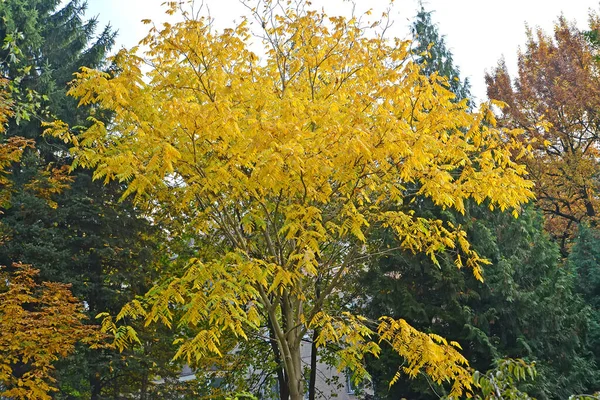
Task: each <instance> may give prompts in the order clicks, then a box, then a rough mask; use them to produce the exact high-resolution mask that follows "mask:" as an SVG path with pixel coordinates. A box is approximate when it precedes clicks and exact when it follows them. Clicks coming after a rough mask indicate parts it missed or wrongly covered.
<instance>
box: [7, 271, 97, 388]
mask: <svg viewBox="0 0 600 400" xmlns="http://www.w3.org/2000/svg"><path fill="white" fill-rule="evenodd" d="M13 267H14V268H15V269H16V271H15V272H14V273H12V274H10V275H8V274H4V273H3V274H0V279H1V281H0V331H1V332H2V335H0V396H4V397H7V398H11V399H27V400H32V399H33V400H35V399H51V396H50V394H49V393H50V392H52V391H55V390H56V388H54V387H53V386H52V384H53V383H54V381H55V379H54V378H53V377H52V371H53V369H54V367H53V365H52V364H53V362H54V361H56V360H58V359H59V358H60V357H66V356H67V355H68V354H69V353H71V352H73V351H74V349H75V344H76V343H77V342H82V343H86V344H90V345H92V347H93V346H95V345H97V344H98V343H99V340H100V339H101V337H102V334H101V333H100V329H99V327H98V326H93V325H85V324H84V323H83V322H82V320H84V319H85V318H86V317H85V314H84V313H83V305H82V304H81V302H80V301H79V300H77V299H76V298H75V297H73V295H72V294H71V291H70V290H69V287H68V285H65V284H60V283H53V282H44V283H42V284H38V283H36V282H35V277H36V275H37V274H38V272H39V271H38V270H35V269H32V268H31V267H30V266H28V265H23V264H15V265H14V266H13Z"/></svg>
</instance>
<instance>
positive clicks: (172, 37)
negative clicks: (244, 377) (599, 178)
mask: <svg viewBox="0 0 600 400" xmlns="http://www.w3.org/2000/svg"><path fill="white" fill-rule="evenodd" d="M269 4H270V3H269V2H267V7H266V11H265V13H264V14H263V13H261V11H257V10H254V17H255V18H256V19H257V20H258V21H259V24H260V25H261V26H263V27H264V31H263V32H262V37H263V43H264V45H265V48H264V52H265V53H264V58H263V59H260V58H259V56H258V55H256V54H254V53H252V52H251V51H250V50H249V41H250V38H251V32H250V30H249V22H248V21H247V20H245V21H243V22H242V23H241V24H239V25H238V26H236V27H234V28H232V29H226V30H224V31H222V32H216V31H215V30H214V29H213V27H212V25H211V24H210V23H209V20H208V19H206V18H200V19H197V20H195V19H191V18H186V19H185V21H184V22H181V23H178V24H175V25H170V24H165V25H164V27H163V28H162V29H157V28H152V30H151V32H150V34H149V35H148V37H147V38H146V39H144V40H143V41H142V43H141V44H142V45H145V46H148V50H147V52H146V53H145V57H146V59H145V60H144V59H142V58H141V57H140V56H138V55H137V51H138V49H136V48H135V49H132V50H129V51H125V50H124V51H121V52H120V53H119V54H118V55H117V56H116V57H115V59H114V61H115V63H116V65H117V67H118V68H117V70H118V71H119V73H118V74H116V75H111V74H107V73H104V72H100V71H96V70H90V69H85V68H84V69H82V71H81V72H80V73H79V74H77V79H76V80H75V82H74V84H73V87H72V89H71V90H70V94H71V95H73V96H75V97H77V98H79V101H80V104H82V105H89V104H94V105H96V106H97V107H99V108H101V109H107V110H111V111H112V112H113V113H114V119H113V120H112V121H111V122H110V124H109V125H106V124H104V123H102V122H101V121H99V120H97V119H95V118H94V116H93V115H92V116H91V117H90V122H91V123H92V125H91V127H90V128H89V129H86V130H84V131H82V132H81V133H79V134H77V133H75V132H73V131H72V130H71V129H70V128H69V127H68V126H66V125H65V124H64V123H62V122H56V123H54V124H51V126H50V127H49V133H50V134H53V135H55V136H57V137H61V138H63V139H64V140H67V141H71V142H73V144H74V145H75V147H74V148H73V154H74V156H75V164H74V165H82V166H85V167H90V168H94V169H95V174H94V177H95V178H96V179H104V180H105V181H110V180H113V179H115V180H119V181H122V182H127V185H128V189H127V191H126V193H125V195H124V196H128V195H133V196H135V200H136V201H137V202H138V204H146V205H147V206H149V208H152V207H153V205H159V207H160V209H161V210H167V212H168V213H169V216H168V218H165V219H164V220H161V221H162V222H164V223H167V222H168V221H182V220H184V221H186V224H187V226H188V227H191V228H192V229H194V230H195V231H196V232H197V234H198V235H200V236H201V237H208V238H211V241H212V243H214V248H213V249H212V251H211V252H209V253H208V254H210V256H204V257H198V258H195V259H192V260H190V262H189V266H188V269H187V270H186V271H185V273H184V274H183V275H182V276H181V277H169V279H168V280H167V281H166V282H165V283H164V284H162V285H159V286H157V287H156V288H154V289H153V290H152V291H151V292H150V293H149V294H148V296H147V298H146V300H145V301H146V302H147V304H146V305H144V306H142V305H141V304H138V305H135V304H134V305H131V306H130V307H128V308H126V309H124V311H123V313H122V315H121V317H123V316H126V315H127V316H143V317H145V318H146V319H147V321H148V322H153V321H162V322H164V323H167V324H171V323H172V320H173V318H174V312H175V310H177V311H182V315H181V316H180V318H178V320H177V323H179V324H181V325H192V326H198V327H200V328H201V329H200V332H199V333H198V335H197V336H196V338H194V339H193V340H191V341H189V342H186V343H183V344H182V345H181V347H180V351H179V355H181V356H185V357H188V358H192V357H203V356H206V355H208V354H209V353H213V354H219V353H220V352H221V349H220V340H221V339H220V338H221V337H222V335H223V334H224V332H229V333H231V334H233V335H236V336H238V337H239V338H242V339H245V338H246V337H248V335H249V333H251V332H255V331H256V330H258V329H259V327H261V326H264V325H265V324H266V325H267V326H269V328H270V329H271V331H272V332H273V335H274V336H275V338H274V339H276V341H277V345H278V348H279V351H280V353H281V356H282V363H283V364H284V368H285V370H286V374H287V376H288V377H289V379H290V393H291V395H292V398H294V399H296V398H300V397H301V393H302V388H301V387H300V383H299V382H301V381H302V367H301V363H300V359H299V357H300V356H299V347H300V341H301V339H302V337H303V335H304V334H305V333H306V332H307V330H311V329H315V328H317V327H318V328H319V329H321V335H320V336H319V345H325V344H327V343H330V342H339V343H341V344H343V345H342V346H341V347H342V350H341V351H340V352H339V358H340V365H342V366H349V367H350V368H352V369H355V370H356V369H358V370H359V372H360V373H361V374H362V375H364V370H360V368H361V367H360V360H362V357H363V356H364V354H365V353H373V354H377V353H378V351H379V350H378V349H379V348H378V345H377V343H376V342H373V341H371V340H368V339H367V338H368V337H370V336H372V335H374V332H375V331H374V332H371V331H370V329H369V328H367V325H366V322H365V321H363V320H362V319H361V318H360V317H358V316H353V315H351V314H344V313H341V311H340V310H336V309H335V308H334V307H333V306H332V299H334V298H335V297H336V296H337V294H336V292H337V291H338V290H340V288H341V287H342V286H343V283H344V279H345V278H346V276H347V275H348V272H349V271H352V270H355V269H359V268H362V267H363V262H362V261H361V260H364V259H365V257H366V253H365V252H366V246H364V244H365V243H366V242H367V241H368V234H369V231H370V230H371V229H373V228H375V227H378V226H383V227H388V228H390V229H393V231H394V232H395V233H396V234H397V235H398V237H399V238H400V239H401V241H402V244H403V246H404V247H405V248H406V249H409V250H412V251H415V252H426V253H427V254H428V255H429V256H431V258H432V259H433V260H435V257H436V253H438V252H440V251H444V250H448V249H455V251H456V252H457V254H458V258H457V265H458V266H461V265H462V264H463V262H464V263H465V264H466V265H468V266H470V267H471V268H472V269H473V272H474V273H475V275H476V276H477V277H478V278H481V273H480V267H481V264H483V263H485V260H482V259H481V258H480V257H479V256H478V255H477V254H476V253H475V252H474V251H473V250H472V249H471V248H470V246H469V243H468V241H467V240H466V235H465V232H464V231H463V229H462V228H461V227H460V226H453V225H451V224H448V223H444V222H442V221H439V220H432V219H427V218H419V217H416V216H415V215H414V214H413V213H412V212H411V211H410V208H409V207H408V205H409V204H410V203H411V202H413V201H419V199H422V198H429V199H431V200H432V201H433V202H434V203H435V204H436V205H438V206H440V207H443V208H454V209H456V210H458V211H460V212H463V211H464V203H465V201H466V200H467V199H473V200H475V201H476V202H478V203H482V202H484V201H485V202H488V203H489V205H490V207H498V208H500V209H502V210H505V209H515V208H516V209H518V208H519V206H520V205H521V204H523V203H524V202H526V201H528V199H530V198H531V197H532V192H531V188H532V184H531V182H529V181H528V180H527V179H526V177H525V175H526V171H525V167H524V166H523V165H522V164H520V163H518V162H517V161H515V159H514V158H513V157H512V154H518V153H523V148H522V146H521V145H520V143H519V142H518V141H516V140H515V136H516V134H517V133H518V132H516V131H509V130H501V129H497V128H495V127H494V124H495V120H494V116H493V113H492V112H491V111H490V109H489V107H488V106H486V105H483V106H482V107H481V109H480V110H479V111H478V112H470V111H469V109H468V107H467V104H466V101H463V102H460V103H453V102H452V99H453V98H454V95H453V94H452V93H451V92H449V91H448V90H447V89H446V85H445V84H444V81H443V79H442V78H440V77H438V76H433V77H431V78H427V77H425V76H423V75H422V74H421V73H420V72H419V68H418V66H417V65H415V64H414V63H412V62H411V61H410V57H409V53H408V50H407V48H408V43H406V42H402V41H399V40H387V39H385V38H382V37H380V36H377V35H376V32H375V30H371V29H366V28H363V27H362V26H361V25H360V22H359V20H358V19H355V18H352V19H345V18H342V17H328V16H327V15H325V14H324V13H317V12H314V11H302V7H300V8H299V9H295V8H293V7H288V8H285V9H283V10H282V11H281V14H279V15H278V14H275V13H274V11H273V9H272V8H269V7H268V5H269ZM145 64H147V65H151V66H152V68H151V69H150V70H149V71H147V72H145V70H144V65H145ZM153 218H158V216H157V215H155V216H153ZM167 229H168V228H167ZM173 234H174V235H176V234H177V233H176V232H173ZM463 260H464V261H463ZM330 306H331V307H330ZM342 311H343V310H342ZM111 323H112V322H111ZM113 326H114V325H113ZM353 332H354V333H353ZM376 332H377V334H378V335H379V336H380V337H383V338H385V340H386V341H389V342H391V343H394V347H395V348H396V349H397V350H399V351H401V352H402V353H401V354H402V355H403V356H406V357H409V359H410V360H411V361H410V366H409V367H408V368H409V369H408V370H407V371H408V372H409V373H411V374H412V373H416V371H418V370H421V369H424V370H425V371H426V372H429V373H431V374H432V376H433V377H434V379H436V380H446V379H449V380H453V381H454V389H453V390H454V391H453V394H455V395H457V396H458V395H460V394H461V393H462V391H463V390H464V389H465V388H467V389H468V387H469V382H470V381H469V379H468V378H467V376H468V374H467V373H466V372H465V371H466V369H465V363H464V359H462V358H461V357H460V355H459V354H458V352H457V351H456V350H455V349H454V346H451V345H450V346H449V345H447V344H445V343H444V342H443V341H440V340H437V339H436V338H432V337H429V336H427V335H425V336H423V335H424V334H421V333H419V332H417V331H415V330H414V329H412V328H410V327H409V326H408V325H407V324H406V323H405V322H397V321H392V320H387V319H384V320H382V321H381V323H380V325H379V329H377V330H376ZM407 332H409V334H407ZM355 335H358V336H355ZM131 339H132V340H134V339H133V338H131ZM405 340H406V341H405ZM403 346H404V347H403ZM406 346H408V347H406ZM413 353H414V357H413V356H412V355H411V354H413ZM299 396H300V397H299Z"/></svg>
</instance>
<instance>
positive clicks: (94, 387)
mask: <svg viewBox="0 0 600 400" xmlns="http://www.w3.org/2000/svg"><path fill="white" fill-rule="evenodd" d="M89 380H90V388H91V397H90V400H100V395H101V393H102V382H100V378H99V377H98V375H97V374H96V373H91V374H90V378H89Z"/></svg>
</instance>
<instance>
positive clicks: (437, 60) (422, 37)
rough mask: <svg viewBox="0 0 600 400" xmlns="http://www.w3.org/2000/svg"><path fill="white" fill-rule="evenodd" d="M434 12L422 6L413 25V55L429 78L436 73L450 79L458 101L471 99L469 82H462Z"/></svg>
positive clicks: (450, 84)
mask: <svg viewBox="0 0 600 400" xmlns="http://www.w3.org/2000/svg"><path fill="white" fill-rule="evenodd" d="M432 14H433V11H426V10H425V8H424V7H423V5H421V9H420V11H419V12H418V13H417V15H416V17H415V21H414V22H413V23H412V25H411V32H412V36H413V40H414V45H413V53H414V54H415V55H416V56H417V62H418V63H419V64H421V68H422V71H423V72H424V73H425V75H427V76H431V75H432V74H434V73H437V74H439V75H440V76H444V77H446V78H447V79H448V84H449V86H450V87H449V89H450V90H451V91H452V92H454V93H455V94H456V100H457V101H460V100H462V99H469V98H470V97H471V94H470V84H469V80H468V79H465V80H461V78H460V69H459V68H458V67H457V66H456V65H454V61H453V58H452V52H451V51H450V50H449V49H448V47H447V46H446V42H445V39H444V36H443V35H440V33H439V31H438V27H437V26H436V25H435V24H434V23H433V20H432V19H431V15H432Z"/></svg>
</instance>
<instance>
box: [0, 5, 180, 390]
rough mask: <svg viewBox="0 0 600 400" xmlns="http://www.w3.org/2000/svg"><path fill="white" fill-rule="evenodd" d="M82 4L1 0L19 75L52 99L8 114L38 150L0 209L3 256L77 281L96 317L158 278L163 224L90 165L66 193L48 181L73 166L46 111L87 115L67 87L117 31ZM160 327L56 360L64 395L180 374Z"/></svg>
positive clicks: (101, 59) (76, 121)
mask: <svg viewBox="0 0 600 400" xmlns="http://www.w3.org/2000/svg"><path fill="white" fill-rule="evenodd" d="M59 7H60V8H59ZM85 10H86V2H84V1H80V0H72V1H69V2H67V3H65V4H62V5H61V2H60V1H59V0H7V1H3V2H0V35H2V36H0V38H4V39H6V38H7V37H10V38H13V40H15V41H16V42H17V43H16V44H17V45H18V47H19V48H20V49H21V50H22V55H21V57H20V60H19V63H18V67H19V68H21V69H22V68H23V67H30V68H28V71H29V73H28V74H27V76H25V77H24V78H22V79H19V81H18V86H19V88H20V92H19V93H21V94H23V95H26V93H27V90H35V92H37V93H40V94H42V95H44V99H45V102H44V104H43V107H44V110H43V111H42V112H40V113H39V114H38V115H35V117H36V118H32V119H31V121H29V122H24V123H21V124H19V125H17V124H15V123H11V124H10V125H9V127H8V130H7V136H9V137H10V136H22V137H25V138H29V139H32V140H33V141H34V142H35V149H31V150H28V151H26V152H25V153H24V154H23V157H22V159H21V160H20V162H18V163H14V164H13V167H12V170H11V172H12V173H11V179H12V188H13V193H12V199H11V205H10V207H8V208H5V209H2V210H1V211H2V216H1V218H2V221H1V222H2V233H3V235H4V236H5V237H6V241H5V242H4V243H3V246H2V247H1V248H0V265H11V264H12V263H13V262H23V263H28V264H32V265H34V267H35V268H38V269H40V278H41V279H42V280H48V281H56V282H64V283H70V284H72V285H73V286H72V291H73V293H74V294H75V295H76V296H77V297H79V298H80V299H82V300H84V301H85V304H86V306H87V312H88V315H89V317H90V320H91V321H92V323H97V321H96V320H95V319H94V318H95V316H96V315H97V314H98V313H100V312H105V311H108V312H112V313H116V312H118V311H119V310H120V308H121V307H122V305H123V304H125V303H126V302H127V301H129V300H131V299H132V298H133V297H134V296H135V295H137V294H143V293H145V291H146V290H148V288H149V287H150V286H151V285H152V283H153V282H154V279H155V277H156V275H157V270H156V269H157V260H158V256H157V251H158V248H157V247H158V245H157V241H158V239H157V237H158V236H157V235H158V234H159V231H158V230H156V229H155V228H153V226H152V225H151V223H150V221H149V220H147V219H145V218H143V217H142V216H141V215H142V214H141V213H140V210H138V209H136V208H134V207H133V206H132V204H131V203H130V202H128V201H124V202H120V201H119V199H120V198H121V196H122V193H123V188H122V187H121V186H120V185H119V184H118V183H116V184H111V185H109V186H104V185H103V184H102V182H93V181H92V179H91V176H92V175H91V171H87V170H83V169H80V168H78V169H76V170H75V171H74V172H73V173H72V174H71V178H70V182H68V183H69V185H68V186H69V187H68V188H67V187H65V185H64V183H65V182H64V181H63V182H62V183H63V185H62V186H61V188H62V189H63V190H62V192H61V193H58V191H57V190H56V188H55V187H52V186H50V185H45V184H44V182H47V181H48V178H49V177H51V176H52V174H54V173H56V171H57V170H59V169H60V167H65V168H66V167H69V165H70V163H71V159H70V156H69V153H68V147H67V145H66V144H65V143H63V142H61V141H58V140H56V139H54V138H49V137H44V136H42V132H43V129H44V128H43V127H42V126H41V120H44V119H52V118H60V119H63V120H66V121H70V123H71V124H73V125H74V126H76V125H85V124H86V119H85V118H86V115H87V114H86V113H87V110H86V109H85V108H77V102H76V101H75V100H74V99H72V98H70V97H68V96H66V91H67V89H68V87H67V83H68V82H69V81H70V80H72V79H73V73H74V72H76V71H78V70H79V68H81V67H82V66H86V67H90V68H101V67H108V65H106V59H105V57H106V54H107V52H108V51H109V50H110V48H111V46H112V45H113V43H114V38H115V34H116V33H115V32H114V31H112V29H111V28H110V27H109V26H107V27H105V28H104V29H103V30H102V31H101V32H100V34H99V35H96V31H97V28H98V23H97V20H96V19H95V18H92V19H89V20H86V19H85ZM6 51H7V50H4V52H6ZM0 59H1V60H7V61H6V62H4V63H3V64H1V65H0V69H1V70H2V71H3V73H4V74H5V75H6V76H7V77H8V78H9V79H10V78H14V77H15V76H16V75H17V72H18V71H17V69H18V68H17V67H15V66H14V63H13V64H10V63H9V62H8V57H7V56H5V55H4V54H0ZM33 183H36V185H35V186H36V187H38V188H39V187H40V186H41V187H42V192H44V190H45V192H44V193H43V194H44V196H40V195H39V194H40V193H39V192H40V190H37V189H36V190H35V191H34V190H32V187H33V186H34V185H33ZM40 183H41V184H40ZM163 261H164V260H163ZM162 335H163V336H162V338H163V339H164V343H160V342H157V341H156V340H155V338H153V337H151V336H152V335H151V332H149V331H148V332H144V331H143V330H141V333H140V338H141V342H142V343H141V344H140V345H139V346H137V347H136V348H135V349H134V350H132V351H131V352H130V353H129V354H126V355H123V354H119V353H118V352H117V351H116V350H115V351H113V350H106V349H105V350H93V351H92V350H87V349H84V348H81V349H80V350H79V351H78V352H77V353H76V354H74V355H73V356H71V357H70V358H69V359H68V360H66V361H64V362H62V363H59V364H58V366H57V367H58V368H57V370H58V374H59V376H58V378H59V381H58V384H59V385H60V392H59V394H57V398H73V397H76V398H80V397H84V398H86V397H87V398H92V399H99V398H101V397H102V396H105V395H109V394H110V395H113V396H118V395H119V394H124V393H128V392H129V393H130V392H137V393H139V395H140V397H142V398H145V396H146V395H147V394H148V393H149V392H150V389H151V388H150V386H151V381H152V379H153V376H154V375H156V374H159V375H162V376H166V375H174V374H175V373H176V371H177V369H178V368H179V367H178V366H177V365H171V364H170V362H169V361H170V359H171V357H172V355H173V351H170V349H169V348H170V345H168V343H171V342H172V337H171V336H170V335H171V334H170V333H168V332H162ZM164 335H167V336H166V338H165V336H164ZM159 336H160V335H159ZM165 343H167V344H165ZM159 349H160V351H159ZM171 350H172V349H171Z"/></svg>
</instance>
